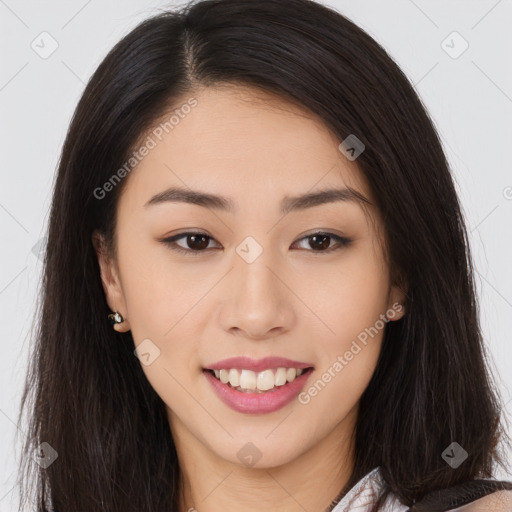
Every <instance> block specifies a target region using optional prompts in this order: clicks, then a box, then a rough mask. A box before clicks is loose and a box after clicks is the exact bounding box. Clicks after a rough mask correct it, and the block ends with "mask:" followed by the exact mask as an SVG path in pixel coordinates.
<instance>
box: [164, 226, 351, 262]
mask: <svg viewBox="0 0 512 512" xmlns="http://www.w3.org/2000/svg"><path fill="white" fill-rule="evenodd" d="M318 235H320V236H328V237H330V238H333V239H334V240H335V241H337V242H338V247H331V248H329V249H326V250H323V251H315V250H311V251H307V252H312V253H316V254H326V253H329V254H330V253H331V252H334V251H338V250H340V249H343V248H345V247H348V246H349V245H350V244H351V243H352V242H353V240H352V239H350V238H346V237H342V236H338V235H335V234H334V233H329V232H327V231H317V232H315V233H311V234H309V235H306V236H304V237H302V238H300V239H299V240H297V242H301V241H302V240H305V239H308V238H312V237H314V236H318ZM188 236H204V237H206V238H208V239H209V240H214V238H213V237H211V236H209V235H207V234H206V233H201V232H190V231H187V232H185V233H180V234H178V235H174V236H172V237H169V238H163V239H161V240H160V241H161V242H162V243H164V244H165V245H167V246H168V247H169V248H170V249H171V250H173V251H176V252H179V253H182V254H186V255H190V256H198V255H199V254H200V253H202V252H207V251H208V250H210V249H212V248H210V249H202V250H199V251H195V250H193V249H184V248H183V247H180V246H179V245H176V241H177V240H180V239H182V238H186V237H188ZM294 243H296V242H294ZM208 245H209V244H208ZM301 250H304V249H301ZM194 253H195V254H194Z"/></svg>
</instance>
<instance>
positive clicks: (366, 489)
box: [331, 467, 512, 512]
mask: <svg viewBox="0 0 512 512" xmlns="http://www.w3.org/2000/svg"><path fill="white" fill-rule="evenodd" d="M384 487H385V482H384V479H383V477H382V473H381V471H380V468H378V467H377V468H375V469H373V470H372V471H370V472H369V473H368V474H367V475H366V476H364V477H363V478H362V479H361V480H359V482H357V483H356V484H355V485H354V487H352V489H350V490H349V491H348V493H347V494H345V496H344V497H343V498H342V499H341V500H340V501H339V502H338V503H337V504H336V506H335V507H334V508H333V509H332V511H331V512H370V511H371V508H372V505H373V504H374V503H375V502H376V501H377V498H378V497H379V496H380V494H381V492H382V489H383V488H384ZM491 496H494V497H495V499H494V500H493V498H492V497H491ZM481 499H483V500H484V499H487V500H488V503H487V504H486V505H488V506H486V507H485V508H481V507H478V508H472V507H471V504H468V505H466V506H460V505H459V507H457V508H451V509H450V510H447V511H446V512H466V511H467V512H470V511H471V510H497V511H502V510H503V511H506V512H509V511H512V490H504V491H501V492H496V493H493V494H492V495H488V496H487V498H481ZM470 501H471V500H469V501H467V502H466V503H470ZM477 502H480V500H477ZM474 503H476V502H474ZM491 504H492V505H493V506H492V507H491V506H490V505H491ZM498 505H499V506H498ZM408 511H409V507H408V506H407V505H404V504H403V503H401V502H400V500H399V499H398V497H397V496H396V495H394V494H393V493H390V494H389V495H388V496H387V498H386V500H385V502H384V504H383V505H382V506H381V507H380V508H379V512H408Z"/></svg>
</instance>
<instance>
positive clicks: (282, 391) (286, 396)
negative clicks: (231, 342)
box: [203, 357, 314, 414]
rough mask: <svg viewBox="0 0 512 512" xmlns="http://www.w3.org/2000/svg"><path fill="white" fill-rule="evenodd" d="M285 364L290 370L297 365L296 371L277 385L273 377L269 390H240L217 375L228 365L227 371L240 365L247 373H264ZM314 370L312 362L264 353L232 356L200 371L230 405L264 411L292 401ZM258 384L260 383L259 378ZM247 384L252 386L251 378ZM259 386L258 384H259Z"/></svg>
mask: <svg viewBox="0 0 512 512" xmlns="http://www.w3.org/2000/svg"><path fill="white" fill-rule="evenodd" d="M284 368H288V369H291V370H292V373H294V372H295V370H296V369H297V370H299V374H298V375H297V376H296V377H295V376H294V375H292V376H291V381H285V382H284V383H283V382H282V381H281V382H280V384H281V385H278V384H277V381H275V382H274V384H275V385H274V384H273V385H272V389H269V390H268V391H261V390H260V389H255V390H254V389H253V390H252V391H248V390H247V391H246V390H241V389H240V387H239V388H238V389H235V388H234V387H233V386H232V385H231V384H230V382H229V381H227V382H226V379H225V378H223V379H222V381H221V380H220V379H219V378H217V377H216V374H217V373H218V372H220V373H222V372H221V370H223V371H224V374H225V373H226V370H227V369H230V370H231V372H230V373H232V371H233V370H234V369H240V370H242V371H243V370H245V372H246V373H250V374H253V373H255V372H263V374H266V373H269V372H272V371H274V370H276V371H279V372H280V373H282V370H283V369H284ZM313 370H314V365H313V364H311V363H305V362H302V361H294V360H292V359H287V358H283V357H265V358H263V359H251V358H248V357H233V358H229V359H223V360H222V361H217V362H216V363H214V364H211V365H208V367H207V368H204V369H203V375H204V376H205V377H206V380H207V381H208V382H209V384H210V385H211V388H212V389H213V391H214V392H215V394H216V395H217V396H218V398H220V400H221V401H222V402H224V404H226V405H227V406H229V407H230V408H231V409H233V410H235V411H237V412H241V413H245V414H267V413H271V412H274V411H277V410H278V409H281V408H283V407H285V406H286V405H288V404H289V403H290V402H292V401H293V400H294V399H295V398H296V397H297V395H299V393H300V392H301V390H302V389H303V388H304V386H305V384H306V382H307V381H308V380H309V378H310V376H311V374H312V373H313ZM264 376H265V375H264ZM276 378H277V373H276ZM240 380H243V377H240ZM223 381H224V382H223ZM258 384H260V383H259V382H258ZM245 385H248V381H246V383H245ZM250 387H252V388H254V382H252V386H250ZM259 387H260V388H261V387H262V386H259ZM263 387H264V388H266V389H268V387H269V386H267V385H264V386H263Z"/></svg>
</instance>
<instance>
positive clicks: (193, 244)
mask: <svg viewBox="0 0 512 512" xmlns="http://www.w3.org/2000/svg"><path fill="white" fill-rule="evenodd" d="M189 238H190V239H192V247H191V249H206V247H208V241H207V238H208V237H207V236H205V235H190V236H189ZM201 238H202V240H203V243H202V244H199V245H197V244H196V240H197V239H201ZM189 247H190V244H189Z"/></svg>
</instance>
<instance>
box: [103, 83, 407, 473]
mask: <svg viewBox="0 0 512 512" xmlns="http://www.w3.org/2000/svg"><path fill="white" fill-rule="evenodd" d="M192 96H193V97H194V98H195V99H196V100H197V105H196V106H195V107H193V108H190V109H188V108H187V109H184V111H185V110H186V111H187V112H188V113H187V114H183V112H182V115H181V116H179V122H177V123H175V124H174V126H173V128H172V129H169V126H170V125H167V132H168V133H166V130H162V129H161V127H160V129H158V128H157V129H156V130H153V131H152V132H150V133H149V136H150V137H151V139H152V141H153V142H154V143H155V145H154V147H152V148H150V149H149V151H147V154H146V156H145V157H143V158H142V160H141V161H140V163H139V164H138V165H137V166H136V167H135V168H134V169H133V170H132V171H131V172H130V174H129V175H128V176H127V177H126V178H124V179H126V180H127V182H126V183H125V188H124V190H123V193H122V195H121V197H120V199H119V203H118V218H117V225H116V241H117V248H118V259H117V261H115V262H112V261H109V260H107V259H106V258H102V257H100V264H101V269H102V278H103V282H104V287H105V291H106V295H107V300H108V304H109V306H110V307H111V308H112V309H113V310H116V311H119V312H120V313H121V314H122V315H123V317H124V318H125V323H124V324H122V329H121V330H128V329H131V332H132V335H133V339H134V342H135V345H136V346H137V347H138V349H137V350H138V352H140V353H139V358H140V361H141V364H142V369H143V371H144V372H145V375H146V376H147V378H148V380H149V382H150V383H151V385H152V386H153V388H154V389H155V391H156V392H157V393H158V395H159V396H160V397H161V398H162V400H163V401H164V402H165V404H166V406H167V410H168V418H169V423H170V428H171V430H172V433H173V436H174V438H175V441H176V443H177V446H178V448H180V446H182V445H184V443H185V442H186V446H187V447H188V449H194V448H191V447H194V446H195V447H197V450H201V451H202V452H203V455H204V456H206V457H209V458H210V459H218V460H220V459H222V460H223V461H228V462H233V463H236V464H245V465H250V466H254V467H275V466H278V465H281V464H285V463H287V462H290V461H293V460H294V459H295V458H296V457H298V456H299V455H301V454H304V453H306V452H308V451H309V450H311V449H312V448H315V447H319V446H324V447H325V448H326V450H327V452H330V453H332V449H333V448H335V446H334V445H336V444H337V443H339V440H340V439H342V438H343V437H344V436H345V435H346V434H347V433H350V432H351V431H352V429H353V427H354V424H355V418H356V415H357V404H358V401H359V398H360V397H361V394H362V393H363V391H364V389H365V388H366V386H367V385H368V383H369V380H370V378H371V376H372V374H373V372H374V369H375V367H376V362H377V358H378V355H379V351H380V348H381V341H382V336H383V332H384V326H385V324H386V321H385V316H384V315H386V313H387V315H388V317H389V318H390V319H391V320H397V319H398V318H400V317H401V316H402V314H403V311H402V310H401V307H400V306H397V303H399V302H400V301H401V300H402V298H403V297H402V294H401V292H400V291H399V290H398V289H397V288H394V287H392V286H391V283H390V281H389V268H388V266H387V265H386V263H385V259H384V254H383V252H382V248H381V242H382V233H383V229H384V226H383V225H382V221H381V219H380V217H379V215H378V211H377V210H376V209H375V208H374V206H369V207H368V212H367V213H368V217H367V216H366V215H365V212H364V210H363V208H362V207H361V203H360V202H358V200H356V199H354V198H352V197H351V196H344V195H343V193H341V194H338V195H336V194H331V195H330V196H326V197H324V200H323V201H322V200H310V201H307V200H298V199H297V198H299V197H300V196H304V195H308V194H315V193H317V192H319V191H326V190H328V189H333V190H334V189H336V190H341V189H346V188H347V187H349V188H350V190H355V191H357V192H358V193H359V194H361V195H362V196H364V197H366V198H367V199H368V200H369V201H371V202H372V203H373V202H374V199H373V198H372V195H371V192H370V190H369V188H368V186H367V184H366V183H365V181H364V180H363V177H362V174H361V173H360V171H359V170H358V168H357V166H356V162H357V161H350V160H349V159H348V158H347V157H346V156H345V155H344V154H343V153H342V152H340V150H339V149H338V146H339V144H340V142H341V140H337V138H336V137H334V136H333V135H332V133H331V132H330V131H328V129H327V128H326V127H325V126H324V125H323V124H322V123H321V122H320V121H319V120H317V119H315V118H313V117H312V116H310V115H308V114H307V113H306V112H304V111H302V110H300V109H299V108H298V107H296V106H292V105H290V104H288V103H285V102H283V101H282V100H279V99H276V98H275V97H273V96H269V95H266V94H264V93H261V92H257V91H255V90H253V89H250V88H242V87H234V86H231V87H211V88H207V89H203V90H201V91H200V92H198V93H197V94H194V95H192V94H191V95H190V97H192ZM188 98H189V97H188V96H187V97H186V98H185V99H184V100H183V103H186V101H187V99H188ZM180 104H181V103H180ZM170 115H171V114H169V115H166V116H165V117H164V118H163V122H165V120H168V119H169V117H170ZM159 122H160V121H158V122H157V123H155V127H158V123H159ZM356 135H357V134H356ZM148 141H149V139H144V140H143V142H144V143H147V142H148ZM153 142H150V143H149V146H153ZM171 188H173V189H176V190H178V191H181V192H180V193H179V194H178V193H177V192H176V190H175V192H174V193H172V194H171V193H169V194H168V195H167V198H166V196H165V195H162V194H163V193H164V192H165V191H167V190H168V189H171ZM192 191H194V192H197V193H201V194H208V195H211V196H215V197H220V196H222V197H223V198H225V202H223V201H221V200H219V199H215V200H212V199H209V200H208V201H203V202H202V203H203V204H195V203H194V202H193V201H192V200H190V201H187V197H188V198H189V199H191V198H192ZM159 195H160V196H159ZM155 196H156V197H157V198H158V197H160V200H153V201H151V199H152V198H154V197H155ZM173 198H174V200H172V199H173ZM166 199H167V200H166ZM283 208H284V209H283ZM318 232H322V233H329V234H330V236H326V235H325V234H324V235H322V234H318V235H317V237H316V238H315V237H314V236H312V235H314V234H315V233H318ZM186 233H203V234H204V235H205V236H196V237H195V238H194V236H192V235H189V236H188V237H187V236H182V237H178V235H185V234H186ZM379 233H380V234H379ZM336 237H341V238H340V239H337V238H336ZM170 238H174V240H173V241H167V242H166V241H164V239H170ZM346 239H348V240H349V242H348V243H345V241H344V240H346ZM98 256H100V254H98ZM235 357H245V358H248V359H247V360H242V361H232V362H227V363H222V362H221V361H222V360H225V359H228V358H235ZM263 358H270V359H267V360H266V361H263V362H261V361H260V360H261V359H263ZM272 358H286V359H288V360H290V361H282V360H281V361H279V360H277V359H272ZM259 362H261V364H260V365H259V366H258V363H259ZM221 368H222V369H225V370H227V371H226V372H224V371H223V372H221V373H220V374H219V377H220V378H221V380H218V379H217V377H215V375H214V374H215V372H214V371H211V370H212V369H217V370H218V371H219V370H220V369H221ZM279 368H284V370H282V369H281V370H280V369H279ZM307 368H310V369H309V370H307ZM297 369H300V370H302V374H301V375H300V376H295V380H293V376H294V373H296V370H297ZM230 370H232V371H230ZM233 370H234V371H233ZM241 370H244V371H243V372H242V371H241ZM299 373H301V372H300V371H299ZM228 378H229V379H230V382H231V383H232V385H233V386H232V385H231V384H228V383H224V382H222V381H223V380H224V381H225V380H226V379H228ZM237 378H238V380H237ZM240 379H241V380H240ZM276 379H277V382H276ZM285 379H286V380H285ZM284 381H286V384H284V383H283V382H284ZM237 384H238V385H240V384H242V385H243V386H244V388H245V389H248V390H249V391H250V392H249V393H244V392H242V391H240V390H237V389H235V387H234V386H235V385H237ZM254 385H256V387H258V386H259V387H260V388H262V389H266V391H265V392H263V393H255V390H251V388H253V387H254ZM272 386H273V387H272ZM269 388H270V390H269ZM274 393H275V395H273V394H274Z"/></svg>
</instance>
